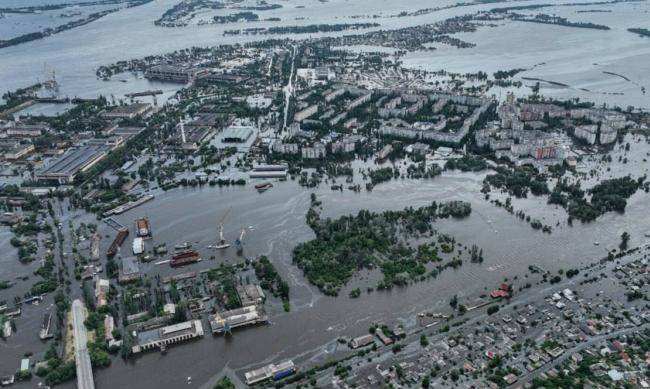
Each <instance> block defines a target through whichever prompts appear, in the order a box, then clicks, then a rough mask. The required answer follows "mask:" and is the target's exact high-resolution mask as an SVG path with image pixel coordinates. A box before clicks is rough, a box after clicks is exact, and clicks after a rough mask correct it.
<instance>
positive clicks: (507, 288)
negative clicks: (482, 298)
mask: <svg viewBox="0 0 650 389" xmlns="http://www.w3.org/2000/svg"><path fill="white" fill-rule="evenodd" d="M499 289H501V290H505V291H506V292H507V291H509V290H510V285H508V284H506V283H503V284H501V286H499Z"/></svg>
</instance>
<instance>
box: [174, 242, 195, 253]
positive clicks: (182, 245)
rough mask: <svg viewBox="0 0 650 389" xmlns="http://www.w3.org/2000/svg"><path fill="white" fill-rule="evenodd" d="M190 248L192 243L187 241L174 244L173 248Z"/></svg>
mask: <svg viewBox="0 0 650 389" xmlns="http://www.w3.org/2000/svg"><path fill="white" fill-rule="evenodd" d="M191 248H192V245H191V244H190V243H189V242H185V243H181V244H177V245H176V246H174V250H176V251H179V250H188V249H191Z"/></svg>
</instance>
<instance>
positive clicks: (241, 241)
mask: <svg viewBox="0 0 650 389" xmlns="http://www.w3.org/2000/svg"><path fill="white" fill-rule="evenodd" d="M244 235H246V229H245V228H242V230H241V234H239V238H237V240H236V241H235V247H236V248H237V254H241V253H243V252H244Z"/></svg>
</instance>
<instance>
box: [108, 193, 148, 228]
mask: <svg viewBox="0 0 650 389" xmlns="http://www.w3.org/2000/svg"><path fill="white" fill-rule="evenodd" d="M153 199H154V196H153V195H146V196H144V197H141V198H139V199H137V200H135V201H129V202H128V203H126V204H122V205H120V206H117V207H115V208H113V209H111V210H109V211H107V212H106V213H104V216H112V215H119V214H121V213H124V212H126V211H128V210H130V209H133V208H135V207H137V206H139V205H142V204H144V203H146V202H148V201H151V200H153ZM122 227H123V226H122Z"/></svg>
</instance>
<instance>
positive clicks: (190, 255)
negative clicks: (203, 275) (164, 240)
mask: <svg viewBox="0 0 650 389" xmlns="http://www.w3.org/2000/svg"><path fill="white" fill-rule="evenodd" d="M200 259H201V258H200V256H199V253H198V252H197V251H196V250H185V251H181V252H178V253H176V254H174V256H172V259H171V261H169V266H171V267H180V266H185V265H191V264H193V263H197V262H198V261H199V260H200Z"/></svg>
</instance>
